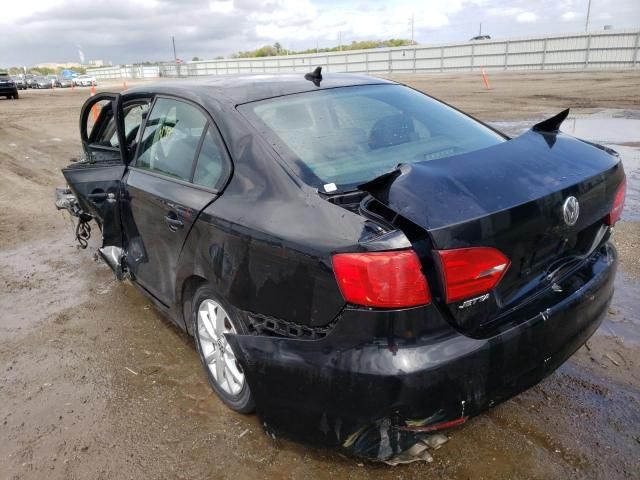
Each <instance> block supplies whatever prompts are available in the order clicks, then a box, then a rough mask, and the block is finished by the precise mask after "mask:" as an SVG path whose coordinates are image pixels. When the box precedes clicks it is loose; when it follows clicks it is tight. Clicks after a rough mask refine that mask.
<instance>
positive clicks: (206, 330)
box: [191, 284, 255, 413]
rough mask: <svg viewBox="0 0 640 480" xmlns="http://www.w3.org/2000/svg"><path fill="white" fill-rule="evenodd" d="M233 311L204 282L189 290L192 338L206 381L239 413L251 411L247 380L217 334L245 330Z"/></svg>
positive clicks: (230, 350)
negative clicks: (191, 298) (191, 296)
mask: <svg viewBox="0 0 640 480" xmlns="http://www.w3.org/2000/svg"><path fill="white" fill-rule="evenodd" d="M234 313H235V310H234V309H233V308H231V306H230V305H228V304H227V303H226V302H225V301H224V300H223V299H222V297H221V296H220V295H219V294H218V293H217V292H216V291H215V290H214V289H213V288H212V287H211V286H210V285H208V284H204V285H202V286H200V287H199V288H198V289H197V290H196V291H195V293H194V294H193V300H192V302H191V326H192V331H193V338H194V342H195V344H196V350H197V352H198V356H199V357H200V362H201V363H202V366H203V368H204V370H205V373H206V375H207V379H208V380H209V385H211V388H212V389H213V391H214V392H215V393H216V395H218V397H219V398H220V399H221V400H222V401H223V402H224V403H225V404H226V405H227V406H228V407H229V408H231V409H232V410H235V411H236V412H239V413H251V412H253V411H254V410H255V403H254V401H253V396H252V395H251V389H250V388H249V383H248V382H247V379H246V376H245V375H244V372H243V371H242V367H241V366H240V364H239V362H238V361H237V360H236V357H235V354H234V353H233V350H232V349H231V347H230V345H229V344H228V343H227V342H226V339H225V337H224V334H221V332H225V333H234V332H235V333H238V334H246V333H247V332H246V327H245V326H244V324H243V323H242V321H241V320H240V319H238V318H237V315H234ZM212 317H215V318H212ZM216 320H217V321H216ZM220 373H222V374H221V375H220ZM218 377H221V378H220V380H219V379H218ZM239 378H241V382H239V381H238V380H239Z"/></svg>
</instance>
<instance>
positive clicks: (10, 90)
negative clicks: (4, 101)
mask: <svg viewBox="0 0 640 480" xmlns="http://www.w3.org/2000/svg"><path fill="white" fill-rule="evenodd" d="M14 93H18V87H15V86H12V87H8V86H4V85H2V86H0V96H2V95H13V94H14Z"/></svg>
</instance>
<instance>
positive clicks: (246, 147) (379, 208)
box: [57, 70, 625, 461]
mask: <svg viewBox="0 0 640 480" xmlns="http://www.w3.org/2000/svg"><path fill="white" fill-rule="evenodd" d="M97 102H101V104H103V105H105V106H104V107H103V108H102V109H101V111H100V114H99V116H98V119H97V121H96V123H95V125H94V126H93V128H92V129H90V131H89V129H88V128H87V123H88V121H89V120H91V118H90V115H91V110H92V108H93V106H94V105H95V104H96V103H97ZM567 113H568V111H564V112H562V113H561V114H559V115H557V116H556V117H553V118H551V119H549V120H547V121H545V122H542V123H539V124H538V125H536V126H535V127H533V128H532V129H531V130H529V131H527V132H526V133H524V134H523V135H521V136H519V137H517V138H513V139H510V138H508V137H506V136H505V135H502V134H501V133H499V132H497V131H495V130H493V129H491V128H490V127H488V126H486V125H484V124H482V123H481V122H479V121H477V120H475V119H473V118H471V117H469V116H467V115H465V114H463V113H461V112H459V111H457V110H456V109H454V108H452V107H449V106H448V105H445V104H443V103H441V102H439V101H437V100H435V99H433V98H431V97H429V96H427V95H424V94H422V93H420V92H417V91H415V90H412V89H411V88H408V87H406V86H404V85H401V84H397V83H394V82H391V81H388V80H381V79H377V78H370V77H365V76H352V75H339V74H330V75H326V76H325V77H324V78H323V77H322V74H321V72H320V71H319V70H316V71H314V72H313V73H311V74H307V75H306V76H304V77H303V76H302V75H283V76H249V77H246V76H244V77H243V76H231V77H216V78H209V79H197V80H187V81H182V82H178V83H170V82H167V83H161V84H158V85H156V86H144V87H139V88H135V89H130V90H127V91H126V93H122V94H115V93H114V94H99V95H96V96H95V97H92V99H90V100H89V101H87V103H86V104H85V105H84V108H83V110H82V113H81V118H80V125H81V139H82V142H83V145H84V150H85V153H86V159H85V160H83V161H81V162H79V163H74V164H71V165H69V166H68V167H67V168H65V169H64V170H63V173H64V176H65V178H66V180H67V182H68V186H69V189H70V190H62V189H60V190H59V191H58V200H57V205H58V207H59V208H67V209H69V210H70V211H71V212H72V213H73V214H74V215H76V216H77V217H78V218H79V224H78V230H77V232H78V238H79V239H80V240H81V241H82V242H83V244H85V245H86V237H87V234H88V233H89V231H88V229H87V228H86V224H87V222H89V221H90V220H92V219H93V220H95V221H96V222H97V223H98V224H99V225H100V227H101V229H102V246H101V248H100V250H99V252H100V254H101V255H102V258H103V259H104V260H105V261H106V263H107V264H108V265H110V266H111V268H113V270H114V271H115V272H116V275H117V276H118V278H130V279H131V280H132V281H133V282H134V284H135V285H137V286H138V287H139V288H140V291H141V292H142V293H143V294H144V295H146V296H148V297H149V298H150V299H151V300H152V301H153V302H154V303H155V305H156V306H157V308H158V309H159V310H161V311H162V312H164V313H165V314H166V315H167V316H168V317H169V318H170V319H171V320H172V321H173V322H175V323H176V324H177V325H179V326H180V327H181V328H183V329H184V330H185V331H186V332H188V334H190V335H192V336H193V337H194V339H195V345H196V348H197V350H198V352H199V355H200V359H201V360H202V364H203V365H204V370H205V372H206V375H207V377H208V379H209V382H210V384H211V387H212V388H213V390H214V391H215V392H216V393H217V395H218V396H219V397H220V399H221V400H222V401H223V402H225V403H226V404H227V405H228V406H229V407H230V408H232V409H234V410H237V411H239V412H250V411H252V410H253V409H254V408H255V409H256V410H257V413H258V415H259V416H260V417H261V421H262V423H263V425H264V426H265V429H266V430H267V431H268V432H269V433H270V434H272V435H283V436H287V437H290V438H294V439H298V440H300V441H304V442H309V443H314V444H322V445H328V446H336V447H340V448H342V449H343V450H345V451H348V452H351V453H354V454H356V455H360V456H365V457H370V458H377V459H380V460H385V461H388V460H390V459H391V460H392V459H393V457H395V456H396V455H398V454H401V453H402V452H404V451H406V450H407V449H408V448H410V447H412V446H413V445H414V444H415V443H416V442H418V441H419V439H420V438H421V435H424V434H425V432H432V431H436V430H439V429H444V428H448V427H452V426H455V425H459V424H461V423H463V422H465V421H466V420H467V419H468V418H469V417H470V416H473V415H477V414H478V413H480V412H482V411H483V410H485V409H487V408H489V407H491V406H493V405H495V404H497V403H499V402H501V401H503V400H505V399H507V398H509V397H511V396H513V395H515V394H517V393H519V392H521V391H523V390H524V389H527V388H529V387H531V386H532V385H534V384H536V383H537V382H539V381H540V380H541V379H542V378H544V377H545V376H546V375H548V374H550V373H551V372H553V371H554V370H555V369H556V368H557V367H558V366H559V365H561V364H562V363H563V362H564V361H566V360H567V358H569V356H571V355H572V354H573V352H575V351H576V350H577V349H578V348H579V347H580V346H581V345H582V344H584V343H585V341H586V340H587V339H588V338H589V337H590V336H591V335H592V334H593V333H594V331H595V330H596V329H597V328H598V325H599V324H600V322H601V319H602V315H603V313H604V312H605V311H606V310H607V306H608V304H609V301H610V299H611V296H612V293H613V280H614V275H615V271H616V265H617V257H616V251H615V249H614V247H613V246H612V245H611V243H609V237H610V235H611V231H612V227H613V225H614V224H615V223H616V221H617V220H618V219H619V217H620V214H621V210H622V208H623V202H624V195H625V174H624V171H623V168H622V164H621V162H620V160H619V158H618V155H617V154H616V153H615V152H613V151H612V150H609V149H607V148H605V147H602V146H599V145H595V144H592V143H589V142H585V141H582V140H579V139H576V138H573V137H571V136H569V135H566V134H563V133H560V132H559V126H560V123H561V122H562V120H564V118H565V117H566V115H567Z"/></svg>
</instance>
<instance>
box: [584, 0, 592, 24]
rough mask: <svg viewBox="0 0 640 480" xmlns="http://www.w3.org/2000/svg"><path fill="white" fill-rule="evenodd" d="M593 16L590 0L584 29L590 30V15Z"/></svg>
mask: <svg viewBox="0 0 640 480" xmlns="http://www.w3.org/2000/svg"><path fill="white" fill-rule="evenodd" d="M590 16H591V0H589V3H588V4H587V21H586V22H584V31H585V32H588V31H589V17H590Z"/></svg>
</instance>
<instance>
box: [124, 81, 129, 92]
mask: <svg viewBox="0 0 640 480" xmlns="http://www.w3.org/2000/svg"><path fill="white" fill-rule="evenodd" d="M127 88H129V87H127V81H126V80H125V81H124V88H123V90H126V89H127Z"/></svg>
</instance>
